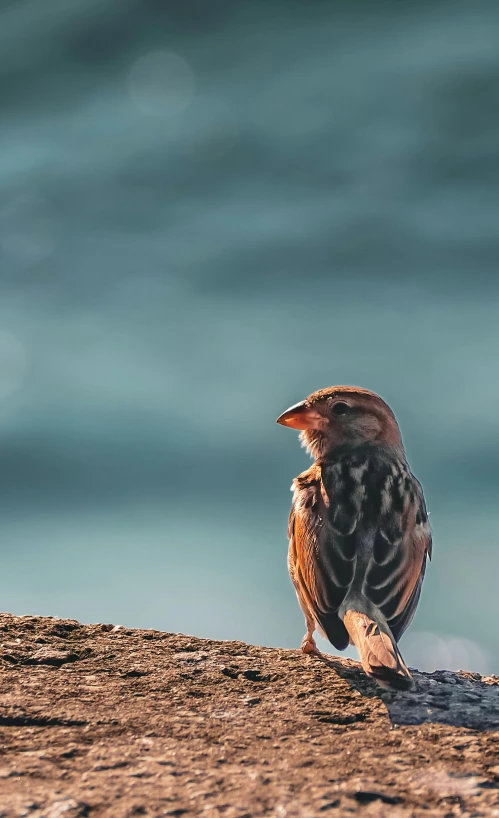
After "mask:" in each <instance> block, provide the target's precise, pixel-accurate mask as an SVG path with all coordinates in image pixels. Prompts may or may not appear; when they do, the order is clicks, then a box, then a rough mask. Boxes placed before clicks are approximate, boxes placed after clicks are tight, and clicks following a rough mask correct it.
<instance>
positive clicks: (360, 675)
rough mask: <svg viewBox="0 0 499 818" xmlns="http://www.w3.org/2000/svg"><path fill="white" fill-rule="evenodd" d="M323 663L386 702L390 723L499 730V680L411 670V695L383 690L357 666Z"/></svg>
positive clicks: (333, 660)
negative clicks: (413, 684)
mask: <svg viewBox="0 0 499 818" xmlns="http://www.w3.org/2000/svg"><path fill="white" fill-rule="evenodd" d="M320 661H321V662H323V663H324V664H325V665H326V666H327V667H329V668H331V669H332V670H334V671H335V672H336V673H337V674H338V676H340V677H341V678H342V679H344V680H345V681H347V682H348V684H349V685H350V686H351V687H352V689H354V690H356V691H357V692H358V693H360V694H361V695H362V696H366V697H367V698H378V699H381V701H383V703H384V705H385V707H386V709H387V712H388V716H389V718H390V721H391V723H392V724H394V725H399V724H400V725H402V724H425V723H433V724H435V723H436V724H448V725H452V726H454V727H467V728H469V729H472V730H480V731H488V730H499V677H497V676H488V677H483V676H481V675H480V674H479V673H470V672H468V671H457V672H454V671H451V670H436V671H434V672H433V673H423V672H420V671H418V670H415V669H413V668H410V670H411V674H412V677H413V679H414V681H415V689H414V690H413V691H411V692H403V693H402V692H400V693H399V692H391V691H388V690H382V689H381V688H379V687H378V686H377V685H376V684H375V683H374V682H372V681H371V680H370V679H369V678H368V677H367V676H366V675H365V673H364V671H363V670H362V668H361V666H360V664H359V663H358V662H354V661H353V660H351V659H340V658H339V657H334V656H326V655H324V654H323V655H322V656H321V657H320Z"/></svg>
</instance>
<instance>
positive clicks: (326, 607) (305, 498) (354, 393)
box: [277, 386, 431, 690]
mask: <svg viewBox="0 0 499 818" xmlns="http://www.w3.org/2000/svg"><path fill="white" fill-rule="evenodd" d="M277 422H278V423H280V424H282V425H283V426H290V427H291V428H292V429H300V430H301V435H300V437H301V439H302V442H303V445H304V446H305V447H306V449H307V450H308V451H309V452H310V454H311V455H312V457H314V459H315V463H314V464H313V466H311V468H310V469H308V470H307V471H305V472H303V473H302V474H300V475H299V476H298V477H297V478H296V479H295V480H294V482H293V486H292V489H294V495H293V503H292V508H291V514H290V517H289V555H288V567H289V573H290V575H291V579H292V581H293V584H294V586H295V589H296V593H297V596H298V601H299V603H300V605H301V608H302V610H303V613H304V614H305V620H306V624H307V633H306V635H305V636H304V638H303V641H302V645H301V648H302V650H303V651H304V652H305V653H316V654H318V655H320V652H319V650H318V649H317V646H316V644H315V641H314V638H313V634H314V631H315V629H316V628H317V629H318V630H319V631H320V632H321V633H322V634H323V635H324V636H325V637H326V638H327V639H329V641H330V642H331V643H332V644H333V645H334V646H335V647H336V648H337V649H338V650H344V649H345V648H346V647H347V645H348V644H354V645H355V646H356V647H357V649H358V651H359V654H360V660H361V663H362V667H363V668H364V670H365V672H366V673H367V675H368V676H370V677H371V678H372V679H375V680H376V682H377V683H378V684H379V685H381V687H385V688H387V689H389V690H410V689H412V688H413V686H414V684H413V680H412V678H411V674H410V673H409V670H408V668H407V667H406V665H405V663H404V660H403V659H402V656H401V654H400V651H399V649H398V647H397V642H398V640H399V639H400V637H401V636H402V634H403V632H404V631H405V629H406V628H407V627H408V626H409V624H410V622H411V620H412V618H413V616H414V613H415V611H416V607H417V604H418V601H419V596H420V593H421V585H422V583H423V577H424V573H425V567H426V558H427V557H430V558H431V532H430V526H429V524H428V515H427V512H426V507H425V501H424V497H423V491H422V488H421V486H420V484H419V482H418V481H417V480H416V478H415V477H414V475H413V474H412V473H411V471H410V469H409V466H408V463H407V460H406V456H405V452H404V448H403V445H402V439H401V436H400V430H399V427H398V424H397V421H396V419H395V416H394V414H393V412H392V411H391V409H390V407H389V406H388V405H387V404H386V403H385V402H384V400H382V399H381V398H380V397H379V396H378V395H375V394H374V392H369V391H368V390H367V389H361V388H360V387H355V386H332V387H330V388H328V389H320V390H319V391H318V392H314V393H313V394H312V395H310V396H309V397H308V398H307V399H306V400H304V401H303V402H302V403H298V404H296V406H292V407H291V408H290V409H288V410H287V411H286V412H284V414H282V415H281V416H280V417H279V418H278V420H277Z"/></svg>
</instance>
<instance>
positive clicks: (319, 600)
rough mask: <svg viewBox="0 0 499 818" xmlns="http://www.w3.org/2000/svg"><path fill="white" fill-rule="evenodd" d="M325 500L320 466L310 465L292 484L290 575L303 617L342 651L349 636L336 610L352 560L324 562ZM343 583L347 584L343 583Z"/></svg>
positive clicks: (346, 585) (348, 577) (325, 548)
mask: <svg viewBox="0 0 499 818" xmlns="http://www.w3.org/2000/svg"><path fill="white" fill-rule="evenodd" d="M327 505H328V499H327V495H326V494H325V492H324V488H323V486H322V483H321V474H320V467H319V466H316V465H315V466H312V468H311V469H309V470H308V471H307V472H304V473H303V474H301V475H300V476H299V477H297V478H296V480H295V481H294V495H293V504H292V508H291V514H290V517H289V531H288V533H289V572H290V575H291V579H292V580H293V583H294V586H295V588H296V592H297V595H298V599H299V601H300V604H301V606H302V608H303V609H304V612H305V615H306V613H307V610H308V612H309V613H310V615H311V616H312V618H313V619H315V621H316V622H317V624H318V626H319V627H320V629H321V630H322V631H323V632H324V634H325V635H326V636H327V638H328V639H329V641H330V642H331V643H332V644H333V645H334V646H335V647H336V648H337V649H338V650H344V649H345V648H346V647H347V645H348V642H349V637H348V633H347V630H346V628H345V626H344V625H343V622H342V621H341V619H340V617H339V616H338V609H339V607H340V605H341V603H342V602H343V599H344V597H345V593H346V587H348V585H349V583H350V581H351V578H352V567H351V560H344V559H343V558H342V556H341V554H338V556H337V558H336V559H334V558H333V559H332V560H331V559H324V555H325V554H327V553H328V550H329V549H328V543H327V541H326V540H325V536H324V533H325V529H326V527H327V513H328V508H327ZM345 580H346V581H345Z"/></svg>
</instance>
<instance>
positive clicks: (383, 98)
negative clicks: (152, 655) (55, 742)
mask: <svg viewBox="0 0 499 818" xmlns="http://www.w3.org/2000/svg"><path fill="white" fill-rule="evenodd" d="M42 6H43V8H42ZM498 23H499V6H497V4H496V3H494V2H492V0H491V1H490V2H477V3H474V4H472V5H471V4H467V3H460V2H453V3H450V2H431V3H429V2H420V3H418V4H414V3H411V4H400V3H396V2H384V3H380V4H376V8H374V6H373V4H366V3H356V2H353V3H352V2H350V3H339V2H338V3H335V2H321V1H320V0H318V2H315V3H303V2H298V0H297V1H296V2H284V1H283V2H278V0H268V1H267V2H263V0H258V1H257V2H254V1H253V2H251V3H250V2H249V0H248V1H247V2H242V0H241V2H232V3H229V2H213V3H210V4H206V3H202V2H194V0H186V2H185V3H182V4H178V8H176V9H175V10H173V9H167V8H166V6H165V4H164V3H161V2H152V0H142V2H140V3H139V2H138V1H137V2H135V0H119V2H118V0H99V2H94V0H71V2H67V0H66V2H63V1H62V0H45V2H44V3H43V4H39V3H37V2H36V0H18V1H17V2H15V3H5V4H3V6H2V7H1V8H0V71H1V73H2V78H3V83H2V87H3V94H2V98H1V100H0V106H1V117H0V261H1V264H0V286H1V290H0V292H1V298H0V423H1V425H0V433H1V440H0V456H1V464H2V468H1V469H0V480H1V492H0V506H1V529H2V547H1V550H0V607H1V608H2V609H4V610H10V611H12V612H14V613H43V614H53V615H59V616H70V617H76V618H80V619H82V620H84V621H102V620H108V621H113V622H121V623H123V624H126V625H129V626H150V627H157V628H162V629H165V630H180V631H184V632H191V633H195V634H197V635H200V636H211V637H215V638H237V639H245V640H249V641H253V642H257V643H263V644H271V645H283V646H288V647H292V646H297V645H299V642H300V639H301V636H302V630H303V626H302V618H301V613H300V611H299V609H298V606H297V603H296V601H295V599H294V593H293V591H292V589H291V586H290V582H289V580H288V577H287V572H286V548H287V543H286V518H287V514H288V509H289V503H290V493H289V491H288V489H289V485H290V483H291V480H292V478H293V477H294V476H295V474H297V473H298V472H299V471H301V470H303V469H304V468H306V467H307V463H308V461H307V458H306V456H305V454H304V452H303V451H302V450H301V449H300V448H299V445H298V442H297V440H296V439H295V436H294V435H293V434H292V433H290V432H289V431H288V430H284V429H282V428H280V427H277V426H276V425H275V418H276V417H277V415H278V414H279V413H280V412H281V411H283V410H284V409H285V408H286V407H287V406H288V405H289V404H291V403H294V402H296V401H297V400H299V399H301V398H302V397H304V396H305V395H306V394H308V393H309V392H310V391H312V390H314V389H316V388H319V387H321V386H326V385H330V384H333V383H353V384H360V385H363V386H367V387H369V388H371V389H374V390H375V391H377V392H379V393H380V394H382V395H383V397H384V398H385V399H386V400H387V401H388V402H389V403H390V404H391V406H392V408H393V409H394V411H395V413H396V415H397V417H398V419H399V422H400V424H401V427H402V431H403V436H404V440H405V443H406V448H407V451H408V455H409V460H410V462H411V465H412V467H413V469H414V471H415V473H416V475H417V476H418V477H419V479H420V480H421V482H422V483H423V486H424V488H425V492H426V496H427V502H428V507H429V509H430V512H431V522H432V526H433V530H434V539H435V556H434V560H433V563H432V564H431V565H430V568H429V571H428V573H427V578H426V580H425V587H424V591H423V596H422V600H421V603H420V607H419V611H418V614H417V616H416V619H415V621H414V623H413V625H412V627H411V630H410V632H409V634H408V635H407V636H405V637H404V642H403V648H404V653H405V655H406V658H407V660H408V661H409V664H411V663H413V664H417V665H418V666H420V667H428V668H429V669H433V668H434V667H437V666H449V667H458V666H459V667H463V666H469V667H473V669H478V670H482V671H484V672H488V671H490V672H496V673H499V651H498V638H497V634H496V624H495V623H496V621H497V617H498V614H499V597H498V594H497V591H496V586H497V577H498V576H499V503H498V498H499V377H498V373H499V364H498V357H499V300H498V299H499V275H498V270H497V265H498V258H499V253H498V250H499V232H498V228H497V201H498V197H497V190H498V183H499V162H498V159H499V106H498V104H497V103H498V96H499V34H498V31H499V27H498ZM404 645H405V647H404Z"/></svg>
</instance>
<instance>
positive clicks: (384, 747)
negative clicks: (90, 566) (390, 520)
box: [0, 614, 499, 818]
mask: <svg viewBox="0 0 499 818" xmlns="http://www.w3.org/2000/svg"><path fill="white" fill-rule="evenodd" d="M0 635H1V638H2V645H1V647H2V650H1V651H0V656H3V658H2V659H0V749H1V759H0V761H1V763H0V779H1V787H0V791H1V802H0V812H1V815H2V816H4V818H14V817H15V818H18V816H21V815H26V816H30V818H58V817H59V816H60V818H65V816H66V815H67V816H68V818H73V816H74V818H78V817H79V816H90V818H128V816H130V817H131V816H138V815H147V816H162V815H171V816H180V815H185V816H186V818H189V816H194V815H203V816H207V818H209V816H212V815H213V816H215V815H217V816H218V815H221V816H222V815H223V816H224V818H249V816H260V815H261V816H276V818H287V816H289V817H290V818H292V817H293V816H299V818H302V817H303V818H311V817H313V816H315V815H319V814H322V813H325V814H328V815H331V816H342V817H343V818H345V817H346V816H351V815H352V814H358V815H364V816H366V818H367V817H369V818H372V816H380V818H385V816H389V818H409V816H416V817H417V818H419V816H441V818H444V816H445V817H446V818H447V817H450V816H487V818H489V816H491V817H492V818H493V817H494V816H497V818H499V679H497V678H494V677H488V678H481V677H480V676H479V674H475V673H470V672H466V673H464V672H461V673H451V672H449V671H439V672H437V673H432V674H425V673H418V672H414V677H415V681H416V691H415V692H414V693H405V694H391V693H383V692H381V693H380V691H379V690H378V689H377V688H376V687H375V686H374V685H373V684H372V683H371V682H369V680H368V679H367V678H366V677H365V676H364V674H363V673H362V671H361V670H360V668H359V666H358V664H357V663H355V662H352V661H350V660H347V659H343V660H342V659H337V658H331V660H330V661H329V662H327V663H326V662H321V661H319V660H317V659H316V658H314V657H309V656H303V655H302V654H301V653H299V652H298V651H291V650H273V649H269V648H260V647H256V646H252V645H245V644H243V643H240V642H214V641H210V640H206V639H196V638H194V637H192V636H181V635H178V634H168V633H161V632H159V631H141V630H129V629H125V628H122V627H115V626H113V625H109V624H105V625H90V626H83V625H80V624H79V623H78V622H74V621H73V620H68V621H65V620H57V619H52V618H41V617H13V616H10V615H7V614H2V615H0ZM13 646H14V647H15V650H14V648H13ZM41 646H42V647H41ZM13 656H15V661H12V657H13ZM50 657H53V661H49V662H48V663H47V662H46V661H40V659H41V660H43V659H44V658H45V659H50ZM63 657H70V658H65V659H64V661H62V662H60V661H59V659H61V658H63Z"/></svg>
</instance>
